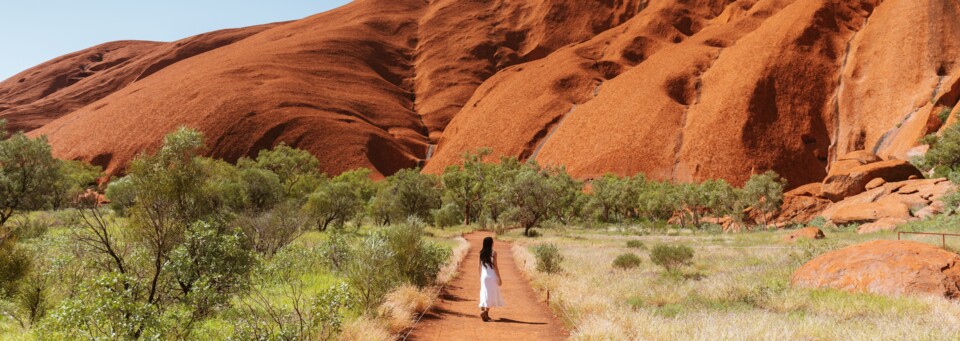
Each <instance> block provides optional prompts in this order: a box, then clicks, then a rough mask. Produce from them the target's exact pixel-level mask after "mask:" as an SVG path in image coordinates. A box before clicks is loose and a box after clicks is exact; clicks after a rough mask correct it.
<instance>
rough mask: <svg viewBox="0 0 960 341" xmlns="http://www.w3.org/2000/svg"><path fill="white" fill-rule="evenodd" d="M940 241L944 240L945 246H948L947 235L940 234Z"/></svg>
mask: <svg viewBox="0 0 960 341" xmlns="http://www.w3.org/2000/svg"><path fill="white" fill-rule="evenodd" d="M940 241H941V242H943V248H944V249H946V248H947V235H945V234H941V235H940Z"/></svg>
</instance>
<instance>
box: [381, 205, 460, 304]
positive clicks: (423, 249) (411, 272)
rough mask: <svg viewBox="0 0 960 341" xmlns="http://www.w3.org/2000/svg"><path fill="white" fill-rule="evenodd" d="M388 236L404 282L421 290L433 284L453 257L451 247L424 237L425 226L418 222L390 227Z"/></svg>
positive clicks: (412, 220)
mask: <svg viewBox="0 0 960 341" xmlns="http://www.w3.org/2000/svg"><path fill="white" fill-rule="evenodd" d="M386 236H387V241H388V244H389V246H390V249H391V250H392V251H393V255H394V262H395V264H396V265H397V269H398V270H399V271H400V277H401V279H402V280H404V281H406V282H409V283H410V284H413V285H416V286H418V287H421V288H422V287H425V286H427V285H430V284H432V283H433V281H434V280H435V279H436V278H437V273H439V272H440V268H441V267H442V266H443V264H444V263H446V261H447V258H449V257H450V251H449V250H448V249H447V248H444V247H442V246H440V245H438V244H436V243H433V242H430V241H428V240H425V239H424V238H423V237H424V231H423V223H421V222H420V221H418V220H416V219H409V220H408V221H407V223H405V224H401V225H396V226H392V227H390V228H389V229H387V230H386Z"/></svg>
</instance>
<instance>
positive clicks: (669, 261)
mask: <svg viewBox="0 0 960 341" xmlns="http://www.w3.org/2000/svg"><path fill="white" fill-rule="evenodd" d="M692 260H693V249H691V248H690V247H689V246H686V245H664V244H660V245H657V246H654V247H653V250H652V251H650V261H652V262H653V264H656V265H659V266H662V267H663V268H664V269H666V270H667V271H676V270H679V269H680V268H681V267H683V266H686V265H690V263H691V261H692Z"/></svg>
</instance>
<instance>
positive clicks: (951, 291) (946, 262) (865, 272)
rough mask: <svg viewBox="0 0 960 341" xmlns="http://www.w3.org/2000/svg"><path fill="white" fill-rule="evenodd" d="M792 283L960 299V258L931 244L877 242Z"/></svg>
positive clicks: (818, 265)
mask: <svg viewBox="0 0 960 341" xmlns="http://www.w3.org/2000/svg"><path fill="white" fill-rule="evenodd" d="M791 282H792V283H793V285H796V286H800V287H808V288H834V289H841V290H847V291H854V292H870V293H875V294H890V295H902V294H927V295H936V296H945V297H949V298H960V256H958V255H957V254H956V253H953V252H949V251H947V250H944V249H941V248H938V247H935V246H932V245H929V244H923V243H917V242H911V241H895V240H876V241H872V242H867V243H863V244H857V245H853V246H849V247H846V248H843V249H840V250H836V251H833V252H829V253H826V254H823V255H821V256H819V257H817V258H814V259H813V260H811V261H810V262H808V263H807V264H804V265H803V266H801V267H800V268H799V269H797V271H796V272H794V274H793V277H792V279H791Z"/></svg>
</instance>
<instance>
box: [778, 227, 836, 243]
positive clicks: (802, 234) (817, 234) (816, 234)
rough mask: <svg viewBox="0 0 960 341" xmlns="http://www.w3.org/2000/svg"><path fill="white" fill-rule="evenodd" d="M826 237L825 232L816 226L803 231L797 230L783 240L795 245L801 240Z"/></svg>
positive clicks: (805, 228)
mask: <svg viewBox="0 0 960 341" xmlns="http://www.w3.org/2000/svg"><path fill="white" fill-rule="evenodd" d="M824 237H826V236H825V235H824V234H823V231H821V230H820V228H818V227H816V226H809V227H804V228H802V229H799V230H796V231H794V232H793V233H790V234H788V235H786V236H784V237H783V240H784V241H786V242H788V243H794V242H796V241H797V240H800V239H801V238H805V239H823V238H824Z"/></svg>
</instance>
